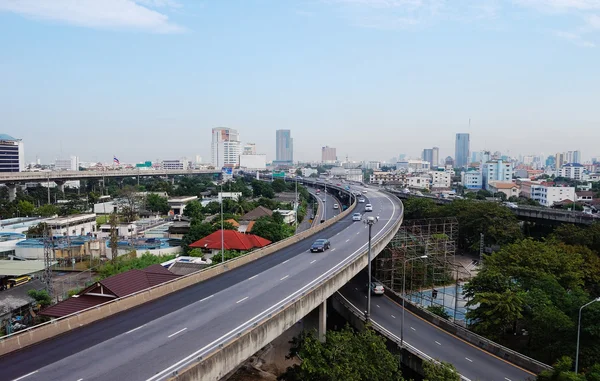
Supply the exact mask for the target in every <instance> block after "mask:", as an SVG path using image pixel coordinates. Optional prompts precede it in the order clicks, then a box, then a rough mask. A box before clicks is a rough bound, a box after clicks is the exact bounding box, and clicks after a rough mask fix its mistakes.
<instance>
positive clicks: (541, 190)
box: [531, 184, 577, 207]
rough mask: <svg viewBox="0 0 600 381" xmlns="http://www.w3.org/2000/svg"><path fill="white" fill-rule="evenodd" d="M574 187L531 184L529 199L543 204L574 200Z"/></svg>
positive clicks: (549, 204)
mask: <svg viewBox="0 0 600 381" xmlns="http://www.w3.org/2000/svg"><path fill="white" fill-rule="evenodd" d="M576 197H577V196H576V195H575V187H548V186H545V185H539V184H532V185H531V199H532V200H535V201H537V202H539V203H540V204H542V205H543V206H548V207H550V206H552V205H554V203H555V202H560V201H564V200H571V201H576V200H577V199H576Z"/></svg>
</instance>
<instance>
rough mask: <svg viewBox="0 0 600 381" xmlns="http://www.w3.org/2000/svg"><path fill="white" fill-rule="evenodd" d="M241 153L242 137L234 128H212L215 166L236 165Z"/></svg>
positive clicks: (212, 161)
mask: <svg viewBox="0 0 600 381" xmlns="http://www.w3.org/2000/svg"><path fill="white" fill-rule="evenodd" d="M240 153H241V143H240V137H239V134H238V132H237V130H234V129H233V128H226V127H217V128H213V129H212V143H211V163H212V165H213V166H214V167H215V168H222V167H235V166H237V165H238V164H239V159H240Z"/></svg>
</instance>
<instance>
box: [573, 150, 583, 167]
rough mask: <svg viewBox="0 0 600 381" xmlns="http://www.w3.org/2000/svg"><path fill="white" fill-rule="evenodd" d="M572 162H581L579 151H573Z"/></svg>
mask: <svg viewBox="0 0 600 381" xmlns="http://www.w3.org/2000/svg"><path fill="white" fill-rule="evenodd" d="M572 163H575V164H581V151H580V150H577V151H573V161H572Z"/></svg>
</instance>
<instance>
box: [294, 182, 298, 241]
mask: <svg viewBox="0 0 600 381" xmlns="http://www.w3.org/2000/svg"><path fill="white" fill-rule="evenodd" d="M294 179H295V180H296V203H295V204H294V207H295V209H296V210H295V211H294V213H295V225H296V226H295V232H294V233H298V175H296V177H294Z"/></svg>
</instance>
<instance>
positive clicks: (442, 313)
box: [427, 306, 450, 319]
mask: <svg viewBox="0 0 600 381" xmlns="http://www.w3.org/2000/svg"><path fill="white" fill-rule="evenodd" d="M427 311H429V312H431V313H432V314H434V315H437V316H439V317H441V318H442V319H450V314H448V312H447V311H446V309H445V308H444V307H442V306H429V307H427Z"/></svg>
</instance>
